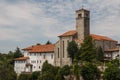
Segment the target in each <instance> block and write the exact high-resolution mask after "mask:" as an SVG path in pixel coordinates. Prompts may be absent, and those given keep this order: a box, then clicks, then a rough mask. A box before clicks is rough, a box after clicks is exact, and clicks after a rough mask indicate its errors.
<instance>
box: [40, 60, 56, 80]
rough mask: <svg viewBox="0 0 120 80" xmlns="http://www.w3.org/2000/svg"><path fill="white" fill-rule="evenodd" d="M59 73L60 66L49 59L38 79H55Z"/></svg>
mask: <svg viewBox="0 0 120 80" xmlns="http://www.w3.org/2000/svg"><path fill="white" fill-rule="evenodd" d="M57 73H58V67H54V66H52V65H51V64H49V63H48V62H47V61H45V62H44V63H43V66H42V73H41V75H40V76H39V79H38V80H55V76H56V75H57Z"/></svg>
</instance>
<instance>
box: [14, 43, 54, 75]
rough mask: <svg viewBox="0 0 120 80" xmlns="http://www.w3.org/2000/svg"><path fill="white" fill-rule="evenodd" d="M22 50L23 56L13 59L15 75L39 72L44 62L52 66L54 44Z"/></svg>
mask: <svg viewBox="0 0 120 80" xmlns="http://www.w3.org/2000/svg"><path fill="white" fill-rule="evenodd" d="M22 50H23V51H24V52H23V54H24V56H23V57H20V58H16V59H15V65H14V70H15V72H16V73H17V74H20V73H22V72H34V71H41V69H42V65H43V63H44V62H45V61H46V60H47V61H48V63H50V64H52V65H54V44H49V45H34V46H30V47H27V48H24V49H22Z"/></svg>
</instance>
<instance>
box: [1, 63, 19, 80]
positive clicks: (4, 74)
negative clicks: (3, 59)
mask: <svg viewBox="0 0 120 80" xmlns="http://www.w3.org/2000/svg"><path fill="white" fill-rule="evenodd" d="M16 78H17V75H16V73H15V72H14V70H13V67H12V66H11V65H7V64H6V63H4V64H0V80H16Z"/></svg>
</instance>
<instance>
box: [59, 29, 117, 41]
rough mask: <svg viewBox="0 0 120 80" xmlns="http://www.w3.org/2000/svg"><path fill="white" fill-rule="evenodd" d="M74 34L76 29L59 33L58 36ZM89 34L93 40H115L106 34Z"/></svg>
mask: <svg viewBox="0 0 120 80" xmlns="http://www.w3.org/2000/svg"><path fill="white" fill-rule="evenodd" d="M75 34H77V31H76V30H71V31H67V32H65V33H63V34H61V35H59V37H66V36H73V35H75ZM90 36H91V37H92V38H93V39H94V40H103V41H115V42H117V41H116V40H113V39H112V38H109V37H107V36H101V35H96V34H90Z"/></svg>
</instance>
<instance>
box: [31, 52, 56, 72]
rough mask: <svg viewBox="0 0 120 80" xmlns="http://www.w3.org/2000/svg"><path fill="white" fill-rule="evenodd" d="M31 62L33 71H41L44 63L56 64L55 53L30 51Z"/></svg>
mask: <svg viewBox="0 0 120 80" xmlns="http://www.w3.org/2000/svg"><path fill="white" fill-rule="evenodd" d="M29 57H30V63H31V64H32V65H33V68H32V71H33V72H34V71H41V69H42V65H43V63H44V62H45V61H46V60H47V61H48V63H50V64H52V65H54V53H29Z"/></svg>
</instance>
